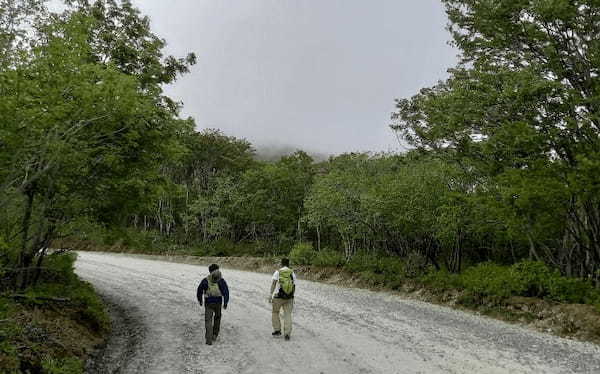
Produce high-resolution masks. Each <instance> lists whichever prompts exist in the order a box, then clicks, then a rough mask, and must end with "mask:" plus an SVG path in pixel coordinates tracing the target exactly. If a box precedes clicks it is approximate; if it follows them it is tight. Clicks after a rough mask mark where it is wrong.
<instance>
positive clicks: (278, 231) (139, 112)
mask: <svg viewBox="0 0 600 374" xmlns="http://www.w3.org/2000/svg"><path fill="white" fill-rule="evenodd" d="M444 3H445V5H446V8H447V11H448V15H449V17H450V22H451V25H450V31H451V32H452V35H453V38H454V42H455V44H456V45H457V46H458V47H459V48H460V50H461V51H462V61H461V63H460V64H459V65H458V66H457V67H455V68H453V69H452V70H451V76H450V78H449V79H448V80H447V81H445V82H441V83H439V84H438V85H436V86H434V87H430V88H425V89H423V90H421V92H419V93H417V94H416V95H415V96H413V97H412V98H408V99H399V100H397V109H396V111H395V113H394V114H393V118H392V127H393V128H394V129H395V130H396V131H398V132H399V133H400V134H401V135H402V137H403V138H404V139H406V140H407V141H409V142H410V144H411V145H412V146H413V149H412V150H411V151H410V152H407V153H406V154H401V155H400V154H366V153H350V154H343V155H338V156H332V157H330V158H329V159H327V160H315V159H314V158H313V157H311V156H310V155H309V154H308V153H306V152H303V151H295V152H293V153H291V154H286V155H284V156H283V157H273V158H271V157H268V158H269V159H270V160H269V161H265V160H264V158H265V157H264V153H263V157H262V159H261V157H257V151H256V150H255V148H254V147H253V145H252V144H250V143H249V142H247V141H246V140H243V139H237V138H235V137H232V136H228V135H226V134H223V133H221V132H220V131H218V130H203V131H197V130H195V124H194V122H193V120H191V119H185V120H184V119H181V118H180V117H179V107H178V104H177V103H175V102H174V101H173V100H171V99H170V98H168V97H166V96H165V95H164V94H163V92H162V86H163V85H164V84H168V83H171V82H173V81H174V80H175V79H176V78H177V77H179V76H180V75H181V74H185V73H186V72H187V70H188V68H189V66H190V65H192V64H194V63H195V56H194V55H193V54H190V55H189V56H186V57H184V58H176V57H171V56H164V55H163V52H162V51H163V48H164V46H165V42H164V41H163V40H161V39H160V38H159V37H157V36H156V35H154V34H153V33H152V31H151V30H150V27H149V21H148V19H147V18H145V17H144V16H143V15H141V14H140V13H139V11H138V10H136V9H135V8H134V7H132V5H131V4H130V3H129V2H127V1H113V0H100V1H91V2H88V1H83V0H82V1H69V2H68V4H69V7H68V10H67V11H66V12H64V13H62V14H50V13H48V12H46V11H44V10H43V3H42V2H40V1H35V0H19V1H0V5H1V8H0V9H2V12H1V13H0V83H1V84H0V96H1V97H0V123H1V127H0V204H1V205H0V206H1V207H2V212H3V214H2V215H1V216H0V248H1V249H2V257H1V258H0V261H1V265H2V274H3V277H4V286H7V287H8V286H11V287H16V288H24V287H26V286H27V285H29V284H31V283H32V282H35V279H36V274H37V273H39V272H40V271H41V269H42V268H43V266H42V264H43V259H44V256H45V255H46V251H47V250H48V249H49V248H53V246H54V247H56V246H58V245H60V246H61V247H64V248H76V247H77V243H83V242H94V243H99V244H101V245H107V246H111V245H115V244H116V243H117V244H122V245H125V246H130V247H136V248H138V249H146V250H154V249H156V248H160V250H163V251H167V250H168V251H171V252H174V251H184V250H186V251H188V252H189V250H190V249H191V251H192V252H193V253H197V254H212V255H241V254H246V255H273V254H288V253H289V252H290V249H291V248H292V247H294V245H297V244H298V243H305V244H303V245H304V247H302V248H305V249H306V251H307V252H310V253H308V255H307V256H309V257H310V256H313V257H314V256H317V255H318V254H319V253H327V254H328V255H331V256H332V257H330V258H333V259H335V261H333V262H332V263H330V265H331V264H333V263H338V262H340V261H341V262H343V263H345V262H348V261H351V260H352V259H355V258H359V257H360V256H374V257H381V256H385V258H393V259H398V260H399V261H407V262H411V263H415V264H417V265H415V266H418V268H419V271H422V272H427V271H433V270H443V271H448V272H451V273H459V272H461V271H463V269H465V268H467V267H469V266H472V265H476V264H479V263H482V262H486V261H492V262H495V263H498V264H504V265H511V264H515V263H519V262H520V261H521V260H524V259H527V260H534V261H538V262H540V263H543V264H545V266H547V267H548V268H550V269H556V270H557V271H560V272H561V273H562V274H563V275H567V276H572V277H579V278H581V279H585V280H590V281H596V282H598V279H599V278H600V273H599V270H600V244H599V243H600V201H599V196H600V195H599V192H600V191H599V186H600V179H599V175H600V173H599V172H600V151H599V150H600V141H599V132H598V131H599V125H600V112H599V108H600V104H599V103H600V92H599V90H600V82H599V79H600V78H599V77H598V69H599V66H600V61H599V60H598V59H599V56H600V49H599V48H600V44H599V43H598V40H600V32H599V31H600V30H599V27H600V13H599V11H600V6H599V5H598V4H596V3H595V2H593V1H583V0H582V1H550V0H543V1H524V2H515V1H510V0H499V1H494V2H490V1H482V0H460V1H459V0H455V1H454V0H445V1H444ZM31 25H33V28H32V27H31ZM390 99H392V98H390ZM286 153H287V152H286ZM259 154H260V152H259Z"/></svg>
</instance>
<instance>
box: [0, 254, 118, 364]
mask: <svg viewBox="0 0 600 374" xmlns="http://www.w3.org/2000/svg"><path fill="white" fill-rule="evenodd" d="M47 260H48V261H47V262H46V266H45V267H46V268H47V269H48V270H46V271H45V272H44V273H43V274H42V277H41V279H40V283H39V285H38V286H36V287H31V288H29V289H27V290H25V291H24V292H19V293H14V292H5V293H3V294H1V295H0V321H1V322H0V372H2V373H48V374H79V373H83V372H84V363H85V360H86V358H87V356H88V355H89V354H90V353H91V352H92V351H93V350H94V348H95V347H96V346H98V345H100V344H102V343H103V341H104V337H105V336H106V335H107V333H108V331H109V329H110V321H109V317H108V314H107V313H106V310H105V308H104V305H103V303H102V301H101V300H100V298H99V297H98V296H97V295H96V293H95V291H94V289H93V288H92V286H91V285H90V284H88V283H86V282H82V281H80V280H79V279H78V278H77V276H76V275H75V273H74V272H73V263H74V261H75V255H74V254H55V255H50V256H49V257H48V259H47Z"/></svg>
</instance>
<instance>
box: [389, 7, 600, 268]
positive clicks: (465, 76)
mask: <svg viewBox="0 0 600 374" xmlns="http://www.w3.org/2000/svg"><path fill="white" fill-rule="evenodd" d="M444 3H445V4H446V9H447V13H448V15H449V18H450V22H451V25H450V26H449V28H450V31H451V32H452V35H453V37H454V42H455V45H456V46H458V47H459V48H460V49H461V51H462V61H461V64H459V66H458V67H457V68H456V69H453V70H451V77H450V78H449V79H448V80H447V81H446V82H442V83H440V84H438V85H437V86H435V87H433V88H429V89H424V90H422V91H421V92H420V93H419V94H418V95H416V96H414V97H413V98H411V99H403V100H398V101H397V112H396V113H395V114H394V116H393V119H394V120H395V123H394V124H393V126H392V127H393V128H394V129H396V130H398V131H400V132H401V133H402V134H403V135H404V136H405V137H406V138H407V139H408V140H409V141H410V142H411V143H412V144H413V145H415V146H417V147H421V148H424V149H430V150H435V151H438V152H443V153H444V154H446V155H451V156H452V158H453V159H454V160H456V161H458V162H460V164H461V165H462V166H463V167H464V168H465V170H468V171H469V172H470V173H472V175H474V176H476V177H477V179H478V180H479V183H478V184H477V186H475V187H474V188H477V189H479V190H487V191H491V190H496V188H499V189H500V190H502V191H504V192H503V195H504V196H509V195H510V196H511V199H512V202H509V201H507V200H505V201H506V204H507V205H508V206H511V207H513V208H514V209H513V210H512V212H513V214H514V217H521V218H519V220H520V223H519V224H520V225H521V226H522V231H524V232H525V233H524V235H526V236H528V237H529V239H530V240H529V241H530V244H531V246H532V250H534V251H535V249H536V247H546V249H545V252H547V254H546V255H545V256H544V259H545V260H546V261H549V262H551V263H557V264H560V267H561V270H563V271H564V272H566V273H569V272H572V273H573V274H577V275H579V276H585V277H598V276H599V275H598V273H597V272H598V269H600V244H599V243H600V242H599V241H598V238H600V225H599V224H598V223H600V200H599V199H598V196H600V195H599V194H598V192H600V191H599V190H598V186H599V183H598V177H597V176H598V175H599V174H598V171H600V170H599V169H598V165H600V158H599V157H600V153H599V152H598V149H600V137H599V129H600V122H599V121H600V111H599V109H600V77H599V76H598V66H600V65H599V62H600V61H599V60H598V58H599V57H598V56H600V43H598V42H597V40H599V37H600V13H599V11H600V6H599V5H598V4H597V2H595V1H591V0H589V1H588V0H581V1H567V0H564V1H563V0H540V1H511V0H500V1H493V2H492V1H485V0H444ZM528 184H529V185H530V186H531V184H537V185H541V186H547V187H548V188H528V192H527V194H526V195H527V199H528V200H529V201H537V202H544V203H545V205H544V206H543V208H542V210H543V209H546V210H547V213H546V214H549V215H551V216H553V217H555V218H556V219H558V220H561V221H562V222H563V224H562V225H558V227H557V225H555V224H553V223H552V222H550V221H549V220H545V219H543V218H542V216H540V214H539V213H536V211H539V210H540V207H539V206H537V205H536V204H530V203H529V202H527V203H523V202H521V200H523V199H524V196H525V194H523V193H522V192H523V186H525V185H528ZM553 199H558V200H553ZM551 201H554V202H555V203H550V202H551ZM550 212H551V213H550ZM526 217H527V218H526ZM525 222H529V223H528V224H526V223H525ZM542 222H546V224H545V225H544V228H541V227H538V228H537V229H536V228H534V226H539V225H540V224H541V223H542ZM544 231H548V232H553V233H556V232H557V231H560V232H561V233H560V234H555V235H556V236H555V237H554V244H553V246H554V247H553V248H548V241H547V240H546V239H544V235H542V236H541V237H540V236H539V235H538V234H539V233H542V232H544ZM546 237H547V236H546ZM558 243H561V244H558ZM565 253H571V254H573V255H569V256H565ZM566 257H568V258H569V260H568V261H566V262H565V261H563V260H558V259H559V258H561V259H564V258H566ZM575 269H576V270H575Z"/></svg>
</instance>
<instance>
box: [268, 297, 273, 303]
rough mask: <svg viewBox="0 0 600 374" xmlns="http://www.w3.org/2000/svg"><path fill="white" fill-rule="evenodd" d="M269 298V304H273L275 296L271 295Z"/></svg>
mask: <svg viewBox="0 0 600 374" xmlns="http://www.w3.org/2000/svg"><path fill="white" fill-rule="evenodd" d="M267 300H269V304H273V296H269V298H268V299H267Z"/></svg>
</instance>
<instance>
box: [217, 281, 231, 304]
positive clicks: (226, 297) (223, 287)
mask: <svg viewBox="0 0 600 374" xmlns="http://www.w3.org/2000/svg"><path fill="white" fill-rule="evenodd" d="M219 288H220V290H221V294H222V295H223V308H225V309H227V304H228V303H229V287H227V282H225V279H221V282H219Z"/></svg>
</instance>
